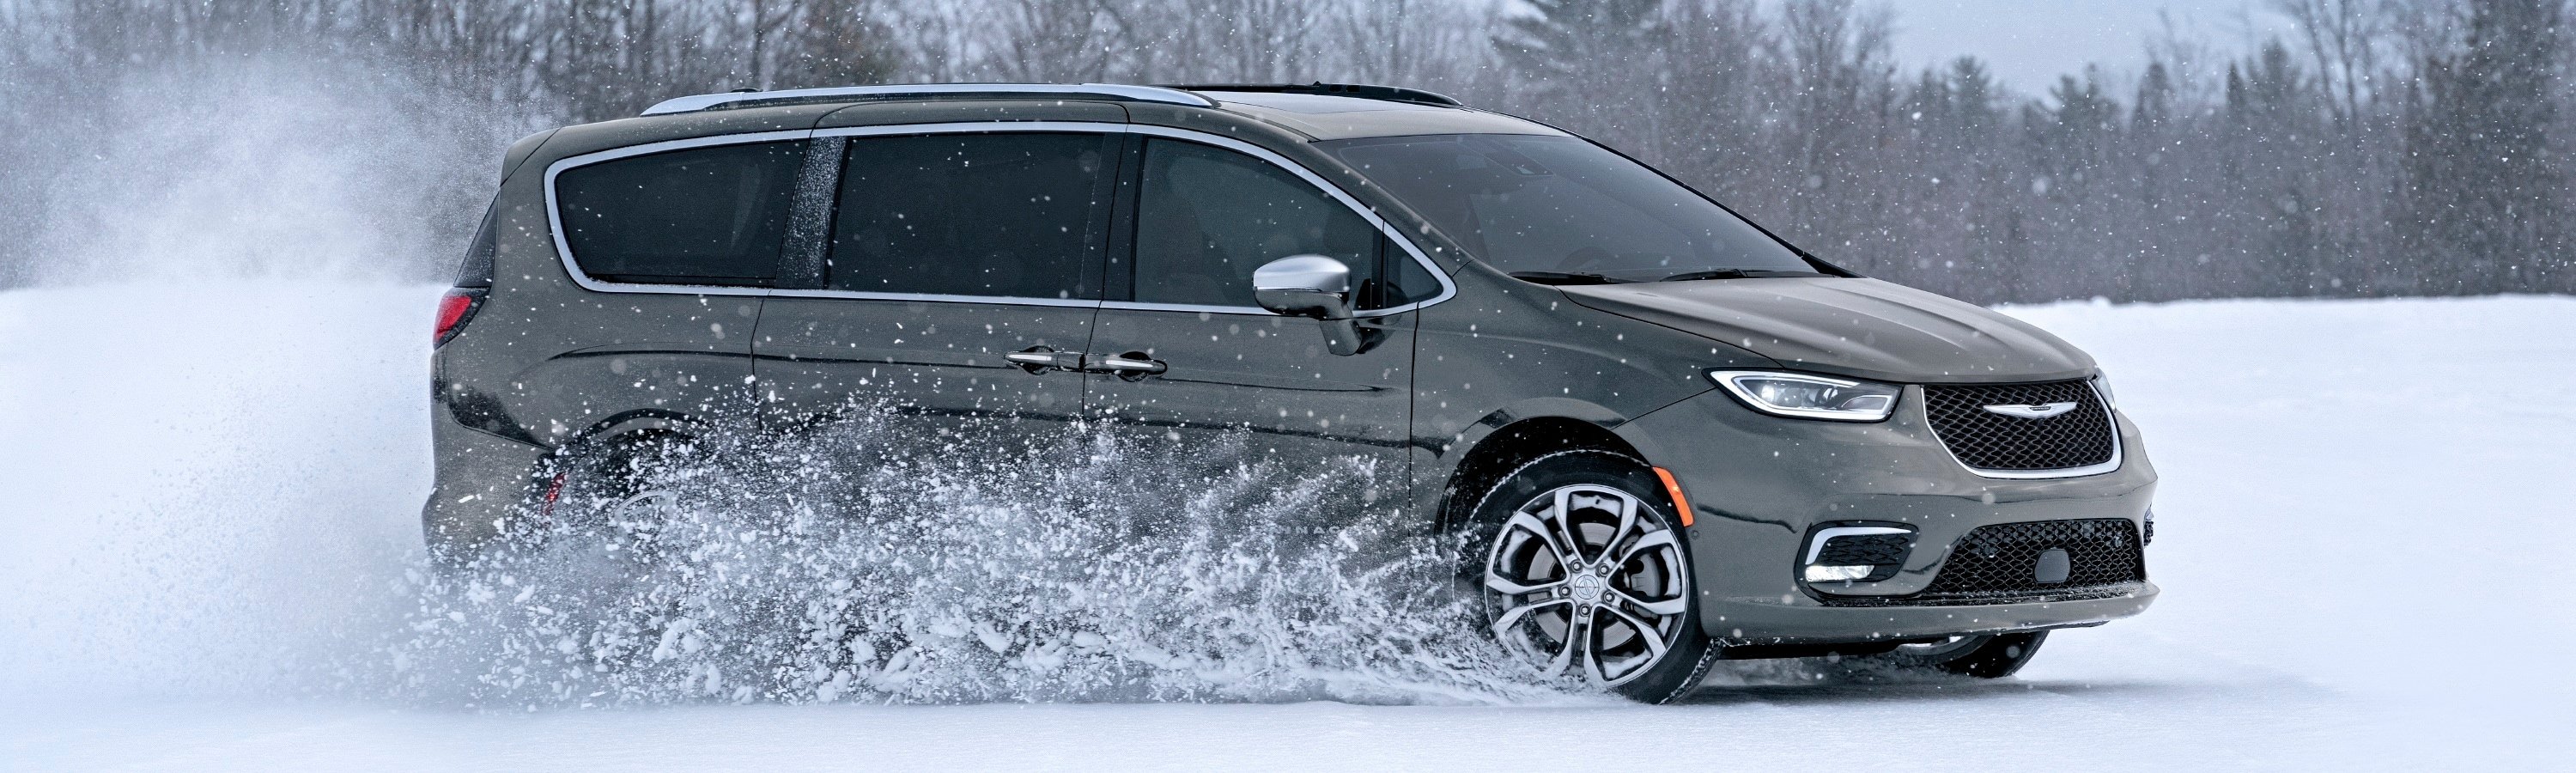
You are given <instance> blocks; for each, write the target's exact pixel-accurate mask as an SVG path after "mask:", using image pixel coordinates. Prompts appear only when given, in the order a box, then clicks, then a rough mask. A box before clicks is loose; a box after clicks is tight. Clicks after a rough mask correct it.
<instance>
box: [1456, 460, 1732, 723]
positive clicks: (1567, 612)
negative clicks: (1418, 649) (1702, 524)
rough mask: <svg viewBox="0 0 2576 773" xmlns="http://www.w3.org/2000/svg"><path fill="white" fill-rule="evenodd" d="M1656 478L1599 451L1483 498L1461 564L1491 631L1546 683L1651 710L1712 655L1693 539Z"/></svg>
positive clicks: (1694, 678)
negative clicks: (1589, 688) (1607, 694)
mask: <svg viewBox="0 0 2576 773" xmlns="http://www.w3.org/2000/svg"><path fill="white" fill-rule="evenodd" d="M1665 496H1666V495H1665V494H1664V491H1663V488H1662V485H1661V483H1660V482H1659V481H1658V480H1657V479H1656V478H1655V475H1654V472H1653V470H1652V469H1651V468H1649V467H1647V466H1646V465H1645V464H1643V463H1641V462H1638V461H1637V460H1636V459H1633V458H1630V457H1627V456H1623V455H1619V454H1614V453H1609V452H1603V451H1566V452H1560V453H1556V454H1551V455H1548V456H1544V457H1540V458H1539V459H1537V460H1535V461H1532V462H1530V463H1528V464H1526V465H1523V466H1522V467H1521V468H1520V469H1518V470H1515V471H1513V472H1512V473H1511V474H1510V475H1507V476H1505V477H1504V478H1503V480H1502V482H1501V483H1498V484H1496V485H1495V486H1494V488H1493V489H1492V490H1491V491H1489V492H1487V493H1486V494H1485V496H1484V499H1483V500H1482V501H1481V503H1479V504H1478V505H1477V507H1476V510H1475V515H1474V518H1473V520H1472V521H1471V522H1470V523H1469V528H1472V529H1474V530H1475V531H1474V535H1475V538H1474V540H1473V541H1472V542H1471V547H1470V548H1469V550H1468V552H1467V553H1466V555H1465V556H1464V560H1465V563H1466V566H1463V567H1461V569H1462V573H1463V574H1466V575H1467V579H1468V580H1469V581H1470V582H1472V583H1473V584H1475V585H1476V586H1477V587H1478V588H1480V589H1481V593H1482V597H1483V601H1484V604H1483V607H1484V611H1485V618H1484V622H1485V625H1486V631H1487V632H1488V633H1489V634H1490V635H1492V636H1493V637H1494V638H1495V639H1496V641H1498V642H1499V643H1500V644H1501V645H1502V646H1503V647H1504V648H1505V649H1506V650H1509V651H1512V652H1514V653H1517V654H1519V655H1521V656H1523V657H1524V658H1526V659H1528V661H1529V662H1531V663H1533V664H1535V665H1536V666H1537V667H1538V668H1539V670H1540V671H1541V672H1542V673H1544V674H1546V675H1548V676H1550V677H1558V676H1567V675H1579V676H1581V677H1583V678H1585V679H1587V680H1589V681H1592V682H1594V683H1596V684H1600V685H1603V686H1607V687H1609V688H1610V689H1611V690H1613V691H1616V692H1618V693H1620V694H1622V695H1626V696H1628V697H1630V698H1633V699H1636V700H1640V701H1645V702H1648V703H1665V702H1669V701H1671V700H1673V699H1675V698H1679V697H1681V696H1682V695H1683V694H1685V693H1687V692H1689V691H1690V689H1691V688H1692V687H1694V686H1697V684H1698V682H1699V680H1700V679H1701V677H1703V676H1705V675H1706V671H1707V669H1708V666H1709V663H1710V661H1712V660H1714V658H1715V648H1714V647H1712V646H1711V645H1710V642H1709V639H1708V635H1707V634H1706V633H1704V632H1702V631H1701V630H1700V624H1699V614H1698V604H1697V602H1696V599H1695V595H1694V591H1693V585H1692V582H1691V564H1690V554H1689V549H1688V547H1687V545H1686V543H1687V538H1686V536H1685V535H1684V534H1683V533H1682V531H1681V530H1680V528H1679V527H1678V526H1677V524H1678V522H1679V516H1678V514H1676V513H1674V512H1673V510H1672V507H1671V505H1670V504H1669V502H1667V501H1666V499H1665Z"/></svg>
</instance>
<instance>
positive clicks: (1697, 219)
mask: <svg viewBox="0 0 2576 773" xmlns="http://www.w3.org/2000/svg"><path fill="white" fill-rule="evenodd" d="M437 339H438V350H437V354H436V367H435V390H434V394H435V400H436V403H437V406H436V407H437V410H435V411H434V413H435V416H436V418H435V422H436V427H435V433H434V434H435V438H436V446H437V489H436V491H435V492H434V493H433V494H432V496H431V497H430V500H429V502H428V504H427V506H426V507H425V509H424V511H423V513H422V518H423V522H424V526H425V529H426V533H427V536H428V539H429V541H430V543H431V545H432V546H433V548H434V549H435V551H436V552H437V553H439V554H440V555H444V556H457V555H469V554H472V553H474V552H475V551H478V550H483V549H486V548H488V547H489V546H490V545H492V544H494V543H495V541H496V539H497V538H498V537H499V536H500V535H502V534H504V533H506V532H508V530H509V529H510V528H511V525H512V524H514V523H523V522H526V521H528V520H530V519H544V518H550V517H554V508H552V507H551V503H552V502H553V501H554V500H555V499H556V498H557V497H558V496H560V495H561V494H562V492H563V491H564V489H565V487H566V486H568V485H581V483H582V477H583V476H584V475H589V474H596V475H600V476H613V475H617V474H624V473H620V472H618V471H631V470H632V469H634V467H633V465H631V464H623V465H622V463H623V462H631V461H632V460H633V459H637V458H642V457H644V456H647V455H649V453H651V450H652V449H657V448H667V447H669V444H670V443H671V442H672V441H673V440H674V439H675V438H683V439H684V438H688V437H690V436H691V435H692V434H693V433H699V432H704V431H706V430H705V427H707V426H711V424H710V423H711V422H713V421H714V420H715V419H716V418H717V417H718V415H719V414H724V415H740V416H749V417H750V420H751V421H754V422H756V423H758V424H759V425H760V426H763V427H771V426H789V425H796V424H799V423H808V422H815V421H828V420H829V419H830V418H831V417H833V416H834V415H835V412H836V411H841V410H846V409H848V408H849V407H850V406H852V405H854V404H855V403H856V400H855V398H857V397H859V396H867V397H869V398H871V399H876V400H879V401H880V402H882V401H883V400H885V399H887V398H888V397H889V395H891V399H892V401H893V402H895V403H898V404H899V406H900V408H901V409H902V410H901V413H903V414H904V415H906V416H910V417H916V418H919V419H920V420H923V421H944V420H951V419H954V418H956V417H980V418H982V419H983V420H986V421H988V422H996V423H998V424H999V425H1000V426H1003V427H1005V428H1007V430H1008V431H1009V432H1016V433H1024V434H1026V435H1029V436H1048V435H1060V434H1063V433H1066V432H1068V431H1073V430H1074V429H1075V428H1079V427H1089V426H1094V425H1095V424H1096V423H1110V424H1117V425H1122V426H1143V427H1151V428H1153V429H1154V430H1155V436H1156V437H1158V438H1162V439H1163V440H1164V441H1165V442H1171V443H1192V442H1199V440H1200V439H1202V438H1212V437H1215V436H1217V435H1221V434H1226V433H1235V434H1243V433H1249V434H1250V435H1252V436H1255V437H1258V438H1260V439H1261V446H1262V447H1263V449H1264V450H1265V452H1266V453H1268V454H1271V455H1273V457H1274V458H1275V459H1279V460H1285V461H1286V462H1287V463H1290V464H1300V463H1313V464H1322V463H1323V462H1324V461H1325V460H1337V459H1353V458H1356V459H1359V460H1361V461H1364V462H1366V463H1368V464H1372V465H1375V469H1377V470H1379V471H1381V474H1379V475H1376V476H1374V477H1372V478H1371V479H1370V481H1369V482H1368V483H1367V484H1365V487H1366V488H1369V489H1370V490H1367V491H1355V492H1348V493H1349V495H1351V496H1353V497H1358V498H1362V499H1365V500H1366V501H1370V502H1377V503H1388V502H1392V503H1397V504H1398V507H1397V510H1398V512H1399V513H1402V514H1405V515H1406V517H1410V518H1414V519H1417V520H1418V521H1419V522H1420V524H1421V528H1422V529H1424V530H1425V531H1426V532H1428V533H1432V534H1457V535H1464V537H1463V538H1464V539H1465V540H1467V542H1468V544H1469V545H1470V546H1471V547H1470V548H1469V549H1468V550H1467V551H1466V554H1465V557H1464V558H1463V559H1462V560H1461V563H1462V566H1461V568H1460V576H1461V578H1462V581H1461V583H1460V584H1461V586H1462V588H1465V589H1469V592H1472V593H1476V594H1480V595H1481V598H1482V599H1483V602H1482V603H1483V604H1484V607H1485V609H1486V610H1487V615H1486V617H1485V620H1484V624H1485V625H1486V627H1487V630H1488V631H1489V632H1490V634H1491V635H1492V636H1493V637H1494V638H1495V639H1496V640H1498V642H1499V643H1500V644H1501V646H1503V647H1505V648H1507V649H1510V650H1513V651H1517V652H1521V653H1524V654H1525V655H1526V656H1527V657H1528V658H1530V659H1531V660H1532V661H1533V662H1535V663H1537V664H1538V665H1539V666H1540V667H1541V668H1543V669H1545V670H1547V671H1549V672H1550V673H1558V674H1574V675H1582V676H1584V677H1587V678H1589V679H1592V680H1595V681H1597V682H1598V683H1601V684H1604V685H1607V686H1609V687H1611V688H1613V689H1616V690H1618V691H1619V692H1621V693H1623V694H1625V695H1628V696H1631V697H1633V698H1636V699H1639V700H1645V701H1656V702H1660V701H1666V700H1670V699H1672V698H1673V697H1676V696H1678V695H1680V694H1682V693H1683V692H1685V691H1687V690H1688V689H1689V688H1690V687H1691V686H1693V685H1694V684H1696V683H1697V682H1698V681H1700V680H1701V678H1702V677H1703V676H1704V674H1705V672H1706V670H1707V669H1708V668H1709V666H1710V664H1711V663H1712V662H1713V661H1715V660H1718V659H1729V658H1778V657H1807V656H1821V655H1837V656H1841V658H1843V661H1842V662H1858V663H1869V664H1877V665H1881V666H1885V667H1888V668H1892V669H1914V670H1924V671H1933V672H1949V673H1955V674H1965V675H1970V676H1977V677H1999V676H2004V675H2007V674H2010V673H2012V672H2013V671H2014V670H2015V669H2017V668H2018V667H2019V666H2020V665H2021V664H2022V663H2023V662H2025V661H2026V660H2028V659H2029V658H2030V656H2031V654H2032V653H2033V652H2034V651H2035V650H2036V649H2037V647H2038V645H2039V644H2040V642H2041V640H2042V638H2043V637H2044V636H2045V635H2046V632H2048V631H2050V630H2054V629H2059V628H2071V627H2084V626H2093V625H2099V624H2101V623H2104V622H2106V621H2109V620H2111V619H2114V618H2120V617H2126V616H2129V615H2133V614H2136V613H2138V612H2139V611H2141V610H2143V609H2145V608H2146V607H2147V605H2148V604H2149V603H2150V602H2151V601H2153V599H2154V598H2155V595H2156V588H2155V586H2154V585H2152V584H2150V583H2148V582H2147V577H2146V570H2145V564H2144V555H2145V554H2144V548H2145V545H2146V543H2147V541H2148V539H2150V538H2151V537H2152V536H2153V524H2152V520H2151V518H2152V516H2151V515H2150V514H2149V509H2148V507H2149V501H2150V499H2151V497H2152V496H2153V492H2154V488H2155V481H2156V475H2155V472H2154V470H2153V468H2152V467H2150V466H2149V465H2148V463H2147V460H2146V457H2145V455H2144V453H2143V452H2142V450H2141V448H2140V446H2139V440H2138V435H2137V431H2136V429H2135V427H2133V426H2131V425H2130V423H2129V422H2128V421H2127V420H2126V419H2124V418H2123V417H2122V416H2121V414H2120V412H2119V411H2118V410H2117V409H2116V408H2115V407H2114V405H2113V402H2112V399H2111V392H2110V389H2109V387H2108V385H2106V384H2105V383H2104V382H2103V379H2102V374H2101V372H2100V371H2099V369H2098V368H2096V367H2095V365H2094V363H2093V361H2092V359H2091V358H2089V357H2088V356H2086V355H2085V354H2084V353H2083V352H2081V351H2078V350H2077V349H2075V348H2074V347H2073V346H2070V345H2068V344H2067V343H2066V342H2064V341H2061V340H2059V339H2057V338H2056V337H2054V336H2051V335H2049V334H2048V333H2046V332H2043V331H2041V330H2039V329H2037V328H2034V327H2032V326H2030V325H2028V324H2024V323H2022V322H2019V321H2017V320H2014V319H2012V318H2010V317H2006V316H2003V315H2001V314H1997V313H1994V312H1992V311H1988V310H1986V309H1983V308H1980V307H1977V306H1974V305H1970V304H1967V303H1962V302H1959V301H1955V300H1951V299H1948V298H1944V297H1941V296H1937V295H1933V294H1930V293H1926V292H1922V291H1918V290H1912V289H1908V288H1905V287H1901V286H1898V285H1894V284H1890V283H1887V282H1883V281H1879V280H1875V279H1869V278H1866V277H1862V276H1859V275H1858V274H1855V273H1853V272H1851V271H1848V270H1845V269H1842V268H1839V267H1837V266H1835V265H1833V264H1831V263H1827V262H1825V261H1824V260H1821V259H1818V258H1817V257H1816V256H1813V255H1810V254H1808V253H1805V252H1803V251H1801V250H1799V249H1797V248H1796V247H1793V246H1791V245H1789V244H1787V243H1785V242H1783V241H1781V240H1780V239H1778V238H1775V237H1774V236H1772V235H1771V234H1770V233H1768V232H1766V231H1764V230H1763V229H1761V228H1760V227H1758V226H1756V225H1754V224H1752V223H1750V222H1748V221H1746V220H1744V219H1743V218H1740V217H1737V216H1736V215H1735V214H1733V213H1732V212H1730V211H1729V210H1727V209H1726V208H1724V207H1722V206H1720V205H1719V204H1717V203H1715V202H1713V201H1710V200H1709V199H1708V198H1706V197H1704V196H1701V195H1700V194H1698V193H1696V192H1694V191H1693V190H1691V189H1690V188H1688V187H1686V186H1684V185H1682V184H1680V183H1678V182H1676V181H1674V180H1672V179H1670V178H1668V177H1665V176H1664V175H1662V174H1661V173H1658V172H1656V171H1655V170H1653V169H1651V168H1649V167H1646V166H1644V165H1642V164H1640V163H1637V162H1636V161H1633V160H1631V159H1628V158H1626V157H1624V156H1622V155H1620V154H1619V153H1617V152H1616V151H1613V150H1611V149H1608V148H1606V147H1603V146H1601V145H1599V144H1597V143H1593V142H1590V141H1587V140H1585V139H1583V138H1581V137H1577V136H1574V135H1572V134H1569V133H1567V132H1564V131H1562V130H1559V129H1556V128H1553V127H1550V126H1547V125H1544V124H1540V123H1536V122H1532V121H1528V120H1523V119H1520V118H1515V117H1511V116H1507V115H1503V114H1499V113H1495V112H1491V111H1485V110H1478V109H1474V108H1470V107H1466V106H1463V105H1460V104H1458V103H1457V102H1456V101H1454V100H1451V99H1449V98H1446V97H1442V96H1440V95H1436V94H1431V93H1427V92H1422V91H1416V90H1411V89H1403V88H1393V87H1382V86H1344V85H1330V84H1312V85H1296V86H1283V85H1232V86H1182V87H1146V86H1124V85H1099V84H1091V85H1042V84H1030V85H997V84H973V85H964V84H958V85H919V86H871V87H855V88H832V89H804V90H790V91H773V92H744V93H727V94H711V95H703V96H693V97H684V98H680V99H674V100H671V101H669V102H665V103H662V104H660V105H657V106H655V107H653V108H652V109H650V110H647V111H646V112H645V114H644V115H642V116H639V117H635V118H628V119H621V120H614V121H607V122H603V123H596V124H588V125H582V126H571V127H565V128H561V129H556V130H551V131H547V132H544V133H540V134H537V135H534V136H531V137H528V138H526V139H523V140H521V141H519V142H518V143H517V144H515V145H513V146H512V147H511V148H510V150H509V152H508V154H507V157H506V159H505V161H504V164H503V170H502V180H501V184H500V191H499V194H498V196H497V197H496V198H495V200H494V203H493V205H492V207H491V209H490V212H489V214H488V215H487V216H486V219H485V221H484V223H483V226H482V228H481V230H480V233H479V235H478V236H477V237H476V239H475V242H474V244H473V248H472V250H471V251H470V253H469V256H468V258H467V260H466V262H465V266H464V268H463V270H462V271H461V278H460V280H459V281H458V282H457V286H456V288H455V289H454V290H453V291H452V292H450V293H449V294H448V296H447V297H446V298H445V299H444V301H443V302H442V305H441V308H440V310H439V315H438V331H437ZM746 385H749V387H750V388H746ZM1086 419H1099V420H1100V422H1088V421H1086ZM621 465H622V466H621ZM1385 471H1392V473H1391V474H1388V473H1386V472H1385ZM1379 509H1380V510H1383V509H1384V508H1383V505H1382V504H1381V505H1380V508H1379Z"/></svg>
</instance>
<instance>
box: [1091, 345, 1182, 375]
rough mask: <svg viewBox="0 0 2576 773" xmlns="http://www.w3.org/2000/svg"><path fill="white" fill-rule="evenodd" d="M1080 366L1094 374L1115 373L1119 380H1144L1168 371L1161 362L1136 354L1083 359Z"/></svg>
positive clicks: (1167, 367)
mask: <svg viewBox="0 0 2576 773" xmlns="http://www.w3.org/2000/svg"><path fill="white" fill-rule="evenodd" d="M1082 364H1083V367H1084V369H1086V370H1090V371H1092V372H1095V373H1115V374H1118V377H1119V378H1125V379H1139V378H1144V377H1146V376H1151V375H1155V374H1158V373H1161V372H1163V371H1165V370H1169V369H1170V367H1169V366H1166V365H1164V364H1163V361H1162V360H1157V359H1151V358H1148V357H1146V356H1144V355H1143V354H1141V353H1137V352H1128V353H1126V354H1113V355H1109V356H1106V357H1097V358H1084V360H1083V362H1082Z"/></svg>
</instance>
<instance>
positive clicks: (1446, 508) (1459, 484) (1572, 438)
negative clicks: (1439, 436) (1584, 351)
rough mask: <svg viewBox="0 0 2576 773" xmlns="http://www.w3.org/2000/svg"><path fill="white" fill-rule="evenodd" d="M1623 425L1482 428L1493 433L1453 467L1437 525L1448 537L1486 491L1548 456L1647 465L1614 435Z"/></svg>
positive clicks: (1513, 423) (1600, 421) (1522, 422)
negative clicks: (1606, 456)
mask: <svg viewBox="0 0 2576 773" xmlns="http://www.w3.org/2000/svg"><path fill="white" fill-rule="evenodd" d="M1596 408H1597V407H1596ZM1602 412H1604V413H1606V411H1602ZM1605 418H1606V420H1605ZM1619 423H1621V422H1620V421H1618V420H1617V418H1616V417H1592V418H1578V417H1577V416H1572V415H1564V414H1550V415H1538V416H1528V417H1525V418H1516V419H1510V420H1507V421H1496V422H1491V423H1480V426H1490V427H1492V429H1491V430H1490V431H1488V432H1486V433H1485V434H1484V435H1483V436H1482V437H1479V438H1476V439H1475V440H1474V441H1473V443H1472V444H1471V445H1469V446H1468V448H1467V451H1466V453H1464V454H1461V455H1459V456H1458V463H1457V464H1456V465H1455V466H1454V467H1451V468H1450V470H1449V475H1448V476H1447V479H1446V480H1445V481H1444V484H1443V485H1442V486H1441V488H1440V489H1439V492H1438V494H1439V495H1438V497H1437V499H1436V500H1435V502H1436V503H1435V505H1434V508H1435V509H1434V511H1433V512H1434V517H1435V521H1436V523H1435V526H1436V527H1437V528H1438V529H1439V530H1440V533H1447V532H1448V530H1449V529H1451V528H1453V527H1455V526H1456V525H1457V524H1459V523H1462V522H1464V521H1465V520H1466V519H1467V518H1468V517H1469V516H1470V515H1471V514H1472V512H1471V511H1473V510H1474V509H1475V507H1476V503H1477V501H1478V500H1479V499H1480V498H1481V497H1482V496H1483V494H1484V492H1485V490H1486V489H1490V488H1492V487H1493V486H1494V485H1495V484H1497V483H1500V482H1502V480H1503V477H1504V476H1506V475H1510V474H1511V472H1512V471H1513V470H1516V469H1520V467H1521V465H1524V464H1528V463H1529V462H1531V461H1534V460H1536V459H1538V458H1539V457H1542V456H1546V455H1548V454H1552V453H1557V452H1560V451H1572V450H1586V449H1589V450H1598V451H1606V452H1609V453H1615V454H1620V455H1623V456H1629V457H1634V458H1637V459H1640V460H1643V459H1644V458H1645V457H1644V456H1642V455H1640V454H1639V453H1638V451H1637V448H1636V447H1635V446H1633V445H1630V444H1629V443H1628V441H1627V440H1626V439H1625V438H1621V437H1620V436H1619V435H1618V433H1616V432H1613V431H1611V428H1612V427H1615V426H1617V425H1618V424H1619Z"/></svg>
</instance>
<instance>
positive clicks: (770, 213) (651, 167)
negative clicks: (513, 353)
mask: <svg viewBox="0 0 2576 773" xmlns="http://www.w3.org/2000/svg"><path fill="white" fill-rule="evenodd" d="M804 161H805V143H803V142H759V143H744V144H736V145H717V146H713V147H704V148H690V149H687V150H674V151H669V152H664V153H654V154H651V155H644V156H634V157H630V158H620V159H614V160H610V161H603V162H599V163H595V164H587V165H583V166H578V167H574V168H571V169H567V170H564V171H563V172H562V173H560V174H558V175H556V177H555V199H556V204H557V206H558V207H559V208H560V209H559V215H560V217H561V218H562V223H563V229H564V243H565V244H566V245H567V246H568V247H570V248H571V250H572V259H573V262H574V264H576V265H578V266H580V267H581V271H582V273H584V274H588V275H590V276H591V277H592V278H595V279H600V280H605V281H610V282H624V283H633V284H681V285H716V286H729V287H768V286H770V285H772V284H774V283H775V279H776V277H777V273H778V256H779V251H780V247H781V243H782V242H783V241H784V240H785V237H786V233H787V220H788V212H789V209H790V206H791V199H792V197H793V191H794V182H795V178H796V174H797V171H798V169H799V167H801V166H802V165H803V164H804Z"/></svg>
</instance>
